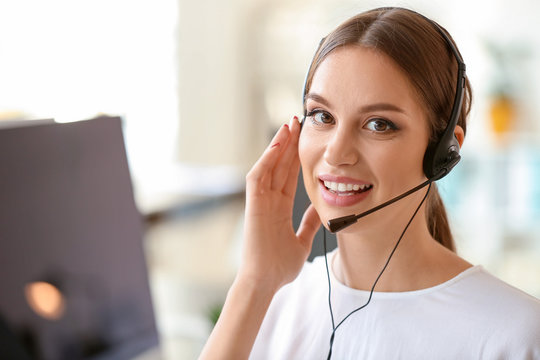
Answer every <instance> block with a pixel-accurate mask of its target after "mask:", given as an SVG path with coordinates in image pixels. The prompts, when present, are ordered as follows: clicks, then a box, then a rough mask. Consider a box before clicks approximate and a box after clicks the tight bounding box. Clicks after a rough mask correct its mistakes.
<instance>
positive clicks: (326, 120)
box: [307, 110, 334, 125]
mask: <svg viewBox="0 0 540 360" xmlns="http://www.w3.org/2000/svg"><path fill="white" fill-rule="evenodd" d="M307 116H309V117H311V118H312V122H313V123H315V124H316V125H327V124H332V123H333V122H334V119H333V118H332V115H330V114H329V113H327V112H325V111H318V110H315V111H312V112H310V113H309V114H308V115H307Z"/></svg>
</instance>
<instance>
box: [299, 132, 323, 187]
mask: <svg viewBox="0 0 540 360" xmlns="http://www.w3.org/2000/svg"><path fill="white" fill-rule="evenodd" d="M320 152H321V149H320V142H316V141H314V139H313V138H312V137H309V136H302V134H301V135H300V139H299V142H298V156H299V158H300V165H301V166H302V173H303V176H304V184H305V186H306V188H307V190H308V191H309V190H310V189H309V188H310V187H313V185H314V183H315V176H316V174H315V167H316V165H317V162H318V160H320V159H322V155H321V153H320Z"/></svg>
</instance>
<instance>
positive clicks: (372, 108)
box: [306, 93, 405, 113]
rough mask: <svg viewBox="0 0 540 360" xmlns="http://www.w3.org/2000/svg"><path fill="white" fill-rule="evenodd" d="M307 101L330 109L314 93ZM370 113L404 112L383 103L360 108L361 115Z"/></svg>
mask: <svg viewBox="0 0 540 360" xmlns="http://www.w3.org/2000/svg"><path fill="white" fill-rule="evenodd" d="M308 100H313V101H316V102H318V103H321V104H323V105H324V106H327V107H330V103H329V102H328V100H326V99H325V98H324V97H322V96H321V95H319V94H316V93H309V94H307V95H306V102H307V101H308ZM372 111H395V112H399V113H405V111H404V110H403V109H402V108H400V107H399V106H396V105H394V104H391V103H384V102H381V103H374V104H368V105H364V106H362V107H361V108H360V112H362V113H366V112H372Z"/></svg>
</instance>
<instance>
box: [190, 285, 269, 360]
mask: <svg viewBox="0 0 540 360" xmlns="http://www.w3.org/2000/svg"><path fill="white" fill-rule="evenodd" d="M274 293H275V291H274V290H272V289H269V288H267V287H266V288H265V287H264V286H260V285H259V284H256V283H250V282H249V281H243V280H239V279H237V280H235V282H234V283H233V285H232V286H231V288H230V290H229V293H228V295H227V299H226V301H225V305H224V306H223V311H222V312H221V315H220V317H219V320H218V322H217V324H216V326H215V327H214V330H213V331H212V334H211V335H210V337H209V339H208V341H207V343H206V345H205V347H204V350H203V352H202V354H201V356H200V357H199V360H211V359H234V360H237V359H247V358H248V357H249V354H250V352H251V348H252V347H253V343H254V342H255V338H256V337H257V333H258V332H259V328H260V326H261V323H262V321H263V319H264V316H265V314H266V312H267V310H268V307H269V306H270V302H271V301H272V298H273V296H274Z"/></svg>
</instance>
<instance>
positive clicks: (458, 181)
mask: <svg viewBox="0 0 540 360" xmlns="http://www.w3.org/2000/svg"><path fill="white" fill-rule="evenodd" d="M386 5H400V6H405V7H410V8H412V9H415V10H418V11H420V12H422V13H424V14H426V15H427V16H429V17H431V18H433V19H435V20H437V21H438V22H440V23H441V24H442V25H443V26H444V27H446V28H447V29H448V30H449V32H450V33H451V34H452V35H453V37H454V39H455V40H456V42H457V44H458V45H459V47H460V50H461V52H462V54H463V57H464V60H465V62H466V64H467V71H468V75H469V78H470V80H471V82H472V85H473V90H474V105H473V110H472V113H471V117H470V122H469V129H468V134H467V138H466V141H465V145H464V147H463V150H462V155H463V160H462V163H461V164H460V165H459V166H458V167H457V168H456V169H455V170H454V171H453V173H452V174H451V175H450V176H449V177H448V178H445V179H444V180H443V181H442V182H441V184H440V188H441V192H442V195H443V197H444V199H445V201H446V204H447V206H448V209H449V213H450V218H451V222H452V226H453V229H454V231H455V235H456V237H457V243H458V252H459V253H460V254H461V255H462V256H464V257H465V258H466V259H468V260H469V261H470V262H472V263H475V264H482V265H484V267H486V268H487V269H488V270H489V271H491V272H492V273H494V274H496V275H497V276H499V277H501V278H502V279H504V280H506V281H508V282H509V283H511V284H513V285H514V286H516V287H518V288H521V289H523V290H524V291H527V292H529V293H531V294H533V295H535V296H537V297H539V296H540V241H539V238H540V180H539V179H540V106H539V104H540V86H539V85H538V84H540V67H538V64H540V38H539V37H538V36H536V34H538V33H539V31H540V22H539V21H538V14H540V3H538V2H537V1H534V0H516V1H513V2H508V1H503V0H490V1H488V0H485V1H464V0H459V1H453V2H449V1H420V0H410V1H398V2H389V1H359V0H356V1H352V0H340V1H336V0H318V1H307V0H287V1H283V0H272V1H268V0H251V1H248V0H229V1H219V0H198V1H194V0H160V1H150V0H129V1H128V0H93V1H88V0H77V1H72V0H71V1H68V0H45V1H43V0H41V1H37V0H36V1H31V0H3V1H2V2H0V126H1V124H2V122H3V121H5V122H7V121H13V120H16V121H25V120H28V119H43V118H54V119H55V120H56V121H58V122H70V121H76V120H83V119H88V118H91V117H95V116H98V115H102V114H109V115H116V116H121V117H122V119H123V131H124V137H125V143H126V150H127V155H128V161H129V166H130V171H131V176H132V181H133V185H134V191H135V199H136V204H137V206H138V209H139V211H140V212H141V214H142V215H143V216H144V218H145V221H146V231H145V238H144V244H143V245H144V249H145V256H146V262H147V266H148V271H149V281H150V288H151V292H152V299H153V305H154V310H155V314H156V322H157V327H158V331H159V333H160V336H161V344H162V345H161V354H162V355H161V356H162V357H163V358H164V359H192V358H195V357H196V356H197V354H198V353H199V351H200V349H201V347H202V345H203V344H204V341H205V339H206V337H207V336H208V333H209V331H210V329H211V327H212V319H213V318H214V317H215V315H216V312H217V311H218V310H219V306H220V304H221V303H222V302H223V300H224V297H225V294H226V291H227V288H228V286H229V285H230V283H231V281H232V279H233V276H234V273H235V269H236V266H237V263H238V257H239V250H240V243H241V238H242V213H243V204H244V203H243V186H244V176H245V173H246V172H247V171H248V169H249V168H250V167H251V165H252V164H253V162H254V161H255V160H256V159H257V157H258V156H259V154H260V153H261V151H262V149H263V148H264V147H265V146H266V144H267V142H268V141H269V139H270V137H271V135H272V133H273V132H274V131H275V129H277V128H278V127H279V125H280V124H282V123H284V122H287V121H288V120H289V119H290V117H292V116H293V115H295V114H296V115H298V114H300V113H301V111H302V105H301V91H302V85H303V80H304V76H305V72H306V70H307V67H308V65H309V63H310V60H311V57H312V56H313V52H314V50H315V48H316V46H317V44H318V42H319V40H320V38H321V37H323V36H324V35H325V34H326V33H328V32H329V31H330V30H331V29H333V28H334V27H335V26H336V25H338V24H339V23H340V22H342V21H343V20H345V19H346V18H348V17H350V16H352V15H353V14H355V13H357V12H360V11H362V10H366V9H369V8H372V7H378V6H386ZM2 241H6V240H5V239H2ZM2 276H6V275H5V274H2Z"/></svg>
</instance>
